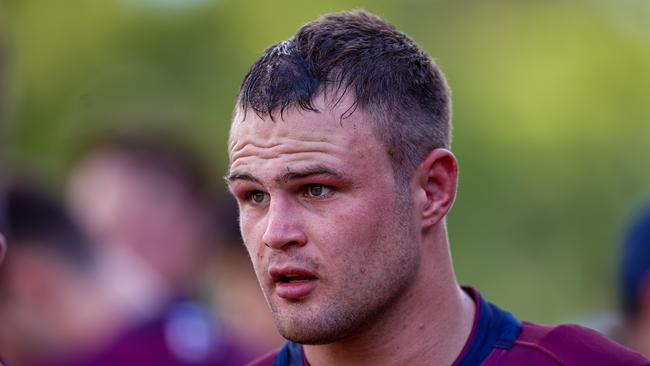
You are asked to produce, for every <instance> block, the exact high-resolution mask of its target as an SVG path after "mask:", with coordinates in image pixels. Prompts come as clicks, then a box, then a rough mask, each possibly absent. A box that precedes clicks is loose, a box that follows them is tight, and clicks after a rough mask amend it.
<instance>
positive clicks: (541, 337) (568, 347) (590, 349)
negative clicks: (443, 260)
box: [249, 288, 650, 366]
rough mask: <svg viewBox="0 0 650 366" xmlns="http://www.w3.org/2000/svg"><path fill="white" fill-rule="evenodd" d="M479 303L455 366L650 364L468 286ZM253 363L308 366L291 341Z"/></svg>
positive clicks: (616, 346) (594, 335)
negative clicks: (521, 315) (524, 315)
mask: <svg viewBox="0 0 650 366" xmlns="http://www.w3.org/2000/svg"><path fill="white" fill-rule="evenodd" d="M465 290H466V291H467V293H468V294H469V295H470V296H471V297H472V299H473V300H474V303H475V304H476V314H477V316H476V317H475V319H474V325H473V327H472V332H471V334H470V337H469V339H468V340H467V342H466V343H465V347H464V348H463V350H462V352H461V354H460V355H459V356H458V358H457V359H456V361H454V363H453V365H452V366H479V365H481V366H521V365H526V366H583V365H589V366H616V365H625V366H647V365H650V362H648V360H646V359H645V358H644V357H643V356H641V355H640V354H638V353H636V352H632V351H630V350H629V349H627V348H625V347H623V346H621V345H619V344H617V343H615V342H613V341H611V340H609V339H607V338H606V337H604V336H603V335H601V334H600V333H597V332H595V331H593V330H590V329H587V328H584V327H580V326H578V325H558V326H550V325H541V324H534V323H529V322H523V323H522V322H520V321H519V320H518V319H516V318H515V317H514V316H512V314H510V313H509V312H507V311H505V310H503V309H501V308H499V307H498V306H496V305H494V304H492V303H490V302H489V301H486V300H485V299H483V298H482V297H481V296H480V295H479V293H478V292H477V291H475V290H474V289H471V288H466V289H465ZM249 366H309V362H308V360H307V359H306V358H305V355H304V352H303V349H302V346H301V345H300V344H297V343H293V342H287V343H285V344H284V346H283V347H282V348H280V349H279V350H278V351H275V352H273V353H271V354H268V355H266V356H264V357H262V358H260V359H259V360H257V361H255V362H253V363H251V364H249Z"/></svg>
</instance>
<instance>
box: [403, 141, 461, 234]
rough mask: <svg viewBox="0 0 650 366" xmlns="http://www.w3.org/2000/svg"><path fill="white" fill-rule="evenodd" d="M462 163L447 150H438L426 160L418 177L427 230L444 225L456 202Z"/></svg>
mask: <svg viewBox="0 0 650 366" xmlns="http://www.w3.org/2000/svg"><path fill="white" fill-rule="evenodd" d="M457 181H458V162H457V160H456V157H455V156H454V154H452V153H451V151H449V150H447V149H434V150H432V151H431V152H430V153H429V155H428V156H427V157H426V158H425V159H424V161H423V162H422V163H421V164H420V166H419V167H418V170H417V172H416V174H415V182H414V183H415V184H416V185H417V186H416V190H417V191H418V192H419V193H418V194H417V195H416V197H417V198H416V199H417V200H418V201H420V202H419V203H420V204H418V205H417V206H418V207H419V209H420V215H421V219H422V226H423V228H426V227H431V226H433V225H435V224H437V223H438V222H440V221H441V220H442V219H443V218H444V217H445V215H447V212H449V209H450V208H451V206H452V204H453V203H454V198H456V187H457Z"/></svg>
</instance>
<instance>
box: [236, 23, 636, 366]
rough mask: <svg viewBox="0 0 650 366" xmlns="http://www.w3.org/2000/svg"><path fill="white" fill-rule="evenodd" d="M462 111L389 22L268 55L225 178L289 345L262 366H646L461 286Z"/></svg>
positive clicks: (289, 44) (252, 84) (243, 109)
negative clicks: (457, 117)
mask: <svg viewBox="0 0 650 366" xmlns="http://www.w3.org/2000/svg"><path fill="white" fill-rule="evenodd" d="M450 114H451V108H450V99H449V90H448V88H447V84H446V81H445V78H444V76H443V75H442V73H441V72H440V70H438V68H437V67H436V65H435V64H434V63H433V61H432V60H431V58H430V57H429V56H428V55H427V54H426V53H424V51H422V50H421V49H420V48H419V47H418V46H417V45H416V44H415V43H414V42H413V41H412V40H411V39H410V38H408V37H407V36H406V35H405V34H403V33H400V32H398V31H397V30H395V28H394V27H393V26H391V25H390V24H388V23H386V22H385V21H384V20H383V19H381V18H379V17H376V16H374V15H372V14H369V13H366V12H363V11H357V12H344V13H337V14H328V15H325V16H323V17H321V18H319V19H317V20H315V21H313V22H311V23H308V24H307V25H305V26H303V27H302V28H301V29H300V30H298V32H297V33H296V34H295V35H294V37H292V38H290V39H289V40H286V41H283V42H280V43H277V44H275V45H273V46H271V47H270V48H268V49H267V50H266V51H265V52H264V54H263V55H262V57H261V58H260V59H259V60H258V61H257V62H256V63H255V64H254V65H253V67H252V68H251V70H250V71H249V73H248V74H247V75H246V77H245V79H244V81H243V84H242V87H241V89H240V93H239V98H238V102H237V107H236V110H235V113H234V117H233V121H232V126H231V132H230V140H229V157H230V171H229V173H228V177H227V180H228V182H229V185H230V189H231V191H232V193H233V194H234V195H235V197H236V198H237V200H238V203H239V210H240V226H241V231H242V237H243V240H244V243H245V245H246V248H247V249H248V251H249V254H250V257H251V259H252V261H253V266H254V268H255V271H256V274H257V277H258V280H259V282H260V285H261V287H262V290H263V292H264V294H265V296H266V299H267V302H268V303H269V306H270V308H271V311H272V313H273V316H274V320H275V323H276V326H277V328H278V329H279V331H280V333H281V334H282V335H283V336H284V337H285V338H287V339H288V342H287V343H286V344H285V345H284V346H283V347H282V348H281V349H280V350H279V351H278V352H275V353H273V354H270V355H268V356H267V357H265V358H263V359H260V360H258V361H257V362H256V363H254V365H312V366H319V365H452V364H453V365H647V364H648V362H647V361H646V360H644V359H643V357H641V356H640V355H638V354H635V353H633V352H631V351H629V350H627V349H625V348H624V347H622V346H619V345H617V344H614V343H612V342H610V341H608V340H607V339H605V338H604V337H602V336H600V335H598V334H597V333H595V332H593V331H590V330H587V329H584V328H580V327H578V326H566V325H565V326H558V327H552V326H543V325H537V324H531V323H526V322H523V323H522V322H520V321H519V320H517V319H516V318H515V317H514V316H512V315H511V314H510V313H508V312H506V311H504V310H502V309H500V308H498V307H497V306H495V305H493V304H491V303H489V302H488V301H487V300H485V299H483V298H482V297H481V296H480V295H479V294H478V292H477V291H475V290H473V289H471V288H461V287H459V285H458V284H457V282H456V278H455V275H454V272H453V268H452V262H451V258H450V254H449V243H448V239H447V230H446V225H445V216H446V214H447V212H448V210H449V209H450V207H451V205H452V202H453V200H454V196H455V193H456V180H457V163H456V158H455V157H454V155H453V154H452V153H451V152H450V150H449V148H450V129H451V126H450Z"/></svg>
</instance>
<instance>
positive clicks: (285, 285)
mask: <svg viewBox="0 0 650 366" xmlns="http://www.w3.org/2000/svg"><path fill="white" fill-rule="evenodd" d="M315 288H316V280H309V281H302V282H276V283H275V293H276V294H277V295H278V296H279V297H281V298H283V299H287V300H298V299H301V298H303V297H305V296H307V295H309V294H310V293H311V292H312V291H314V289H315Z"/></svg>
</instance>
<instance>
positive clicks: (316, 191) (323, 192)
mask: <svg viewBox="0 0 650 366" xmlns="http://www.w3.org/2000/svg"><path fill="white" fill-rule="evenodd" d="M331 190H332V189H331V188H330V187H328V186H325V185H322V184H310V185H308V186H307V189H306V195H307V196H309V197H325V196H327V195H328V194H329V193H330V192H331Z"/></svg>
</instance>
